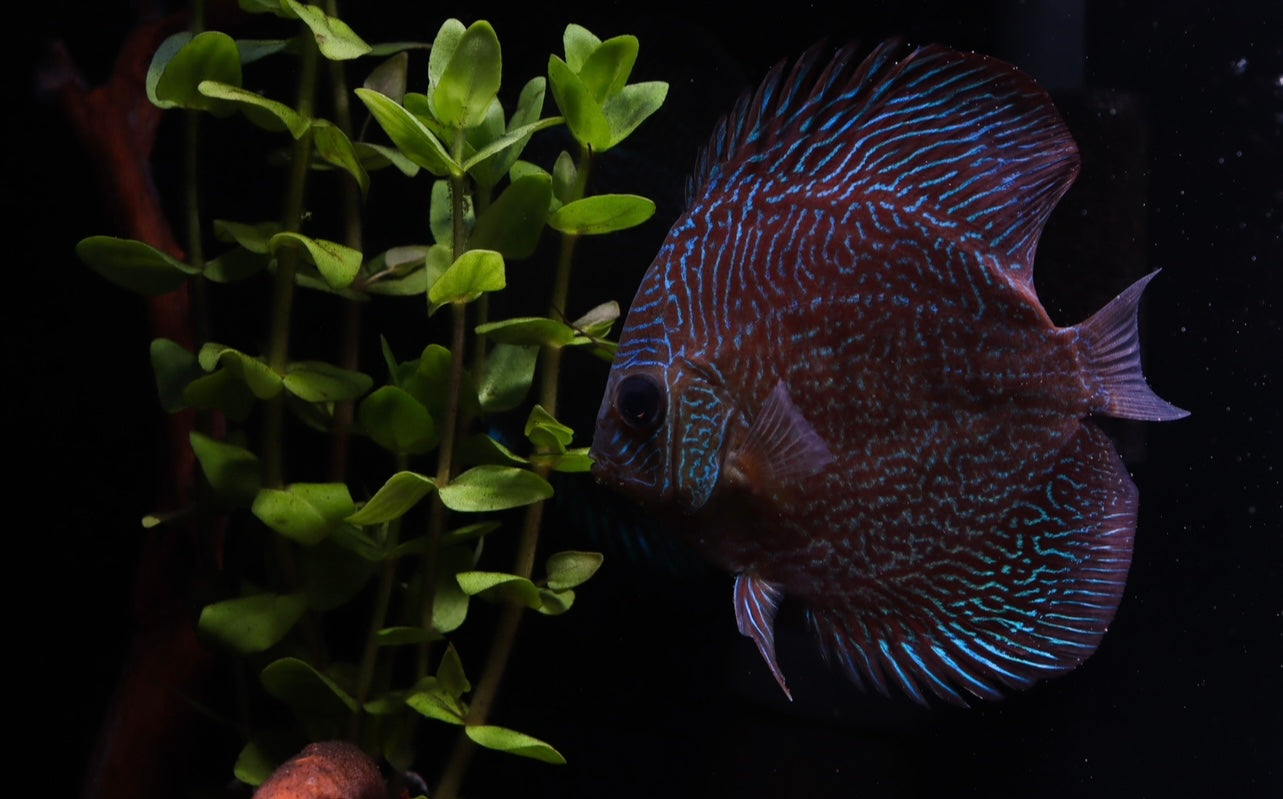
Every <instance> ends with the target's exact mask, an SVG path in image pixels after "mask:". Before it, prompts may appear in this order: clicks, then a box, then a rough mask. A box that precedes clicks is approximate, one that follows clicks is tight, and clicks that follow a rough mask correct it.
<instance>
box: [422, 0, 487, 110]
mask: <svg viewBox="0 0 1283 799" xmlns="http://www.w3.org/2000/svg"><path fill="white" fill-rule="evenodd" d="M502 71H503V59H502V56H501V54H500V48H499V37H498V36H496V35H495V32H494V28H492V27H491V26H490V23H489V22H486V21H484V20H479V21H477V22H474V23H472V24H471V25H469V26H468V29H467V30H466V31H464V32H463V35H462V36H460V37H459V38H458V40H457V41H456V42H455V47H454V50H453V52H451V53H450V60H449V61H448V62H447V63H446V65H445V68H444V69H443V70H441V72H440V73H439V77H437V78H436V79H435V80H434V82H433V87H432V91H431V93H430V94H429V95H428V97H429V101H430V103H431V107H432V112H433V115H434V116H435V117H436V118H437V119H438V120H440V121H441V123H442V124H445V125H448V126H450V127H455V128H469V127H472V126H473V125H478V124H480V123H481V121H482V120H483V119H484V118H485V115H486V109H487V108H488V107H489V106H490V101H491V100H493V99H494V98H495V95H496V94H498V92H499V82H500V78H501V75H502Z"/></svg>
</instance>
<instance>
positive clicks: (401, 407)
mask: <svg viewBox="0 0 1283 799" xmlns="http://www.w3.org/2000/svg"><path fill="white" fill-rule="evenodd" d="M357 418H358V420H359V421H360V422H361V426H362V427H363V428H365V432H366V434H367V435H369V436H370V438H371V439H373V440H374V442H375V443H376V444H378V445H379V446H381V447H383V448H384V449H386V450H388V451H389V452H404V453H408V454H412V455H418V454H422V453H424V452H427V451H429V450H431V449H432V448H433V447H435V446H436V445H437V441H438V439H437V427H436V423H435V422H434V421H433V420H432V416H431V414H429V413H428V409H427V408H425V407H424V406H423V405H422V403H420V402H419V401H418V400H417V399H415V398H414V397H413V396H411V395H410V394H409V392H407V391H405V390H404V389H400V388H397V387H396V386H384V387H382V388H380V389H379V390H378V391H375V392H374V393H373V394H371V395H370V396H368V397H366V398H365V399H364V400H363V401H362V402H361V407H360V409H359V411H358V415H357ZM363 523H364V524H368V522H363Z"/></svg>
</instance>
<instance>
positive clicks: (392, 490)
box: [347, 403, 436, 524]
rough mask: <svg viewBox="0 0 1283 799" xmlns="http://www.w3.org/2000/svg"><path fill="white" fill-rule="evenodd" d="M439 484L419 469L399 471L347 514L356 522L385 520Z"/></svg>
mask: <svg viewBox="0 0 1283 799" xmlns="http://www.w3.org/2000/svg"><path fill="white" fill-rule="evenodd" d="M415 404H416V405H417V404H418V403H415ZM420 407H422V406H420ZM434 488H436V481H435V480H433V479H432V478H430V477H426V476H424V475H421V474H418V473H417V472H397V473H396V474H394V475H392V476H391V477H389V478H388V480H387V482H386V483H384V484H383V487H382V488H380V489H379V490H378V491H376V492H374V496H372V497H370V499H369V501H368V502H366V503H365V504H364V505H363V506H361V509H360V510H359V511H357V512H356V513H354V514H352V515H351V516H349V517H347V520H348V521H349V522H352V523H353V524H382V523H383V522H390V521H392V520H393V519H397V518H400V517H401V516H404V515H405V514H406V513H407V512H408V511H409V510H410V508H413V507H414V506H415V505H416V504H417V503H418V502H419V500H421V499H423V498H424V497H426V496H427V495H428V494H430V493H431V492H432V489H434Z"/></svg>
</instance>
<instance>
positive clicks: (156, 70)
mask: <svg viewBox="0 0 1283 799" xmlns="http://www.w3.org/2000/svg"><path fill="white" fill-rule="evenodd" d="M191 40H192V32H191V31H179V32H178V33H171V34H170V35H169V36H167V37H166V38H165V40H164V41H162V42H161V43H160V46H159V47H157V48H156V52H155V53H153V54H152V57H151V63H150V64H148V66H147V77H146V78H145V79H144V81H143V90H144V91H145V92H146V93H147V99H148V100H150V101H151V104H152V105H154V106H156V107H157V108H177V107H178V106H177V104H176V103H172V102H170V101H168V100H162V99H160V98H159V97H157V96H156V84H157V83H159V82H160V76H161V75H162V74H163V73H164V72H165V68H166V67H168V66H169V62H170V61H173V60H174V56H175V55H177V54H178V52H179V51H180V50H182V49H183V47H185V46H186V45H187V44H188V43H189V42H190V41H191Z"/></svg>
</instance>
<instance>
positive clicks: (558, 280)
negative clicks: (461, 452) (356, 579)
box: [433, 148, 592, 799]
mask: <svg viewBox="0 0 1283 799" xmlns="http://www.w3.org/2000/svg"><path fill="white" fill-rule="evenodd" d="M591 159H592V153H591V152H590V151H589V150H588V149H587V148H585V149H584V151H583V154H582V156H581V157H580V162H579V172H578V176H579V177H578V180H577V181H576V183H575V199H578V198H579V197H582V196H583V195H584V190H585V187H586V186H587V181H588V168H589V165H590V163H591ZM578 240H579V237H578V236H563V237H562V240H561V253H560V256H559V258H558V259H557V273H556V276H555V277H554V279H553V289H552V298H551V300H550V301H549V303H548V316H549V317H551V318H556V317H557V316H559V315H564V314H565V308H566V300H567V298H568V297H569V292H570V268H571V265H572V263H573V261H574V255H575V244H576V243H577V242H578ZM560 372H561V349H560V348H558V347H544V348H543V351H542V352H541V353H540V384H539V398H540V399H539V404H541V405H543V407H544V409H545V410H546V411H548V412H549V413H550V414H552V415H553V416H554V417H555V416H556V414H557V384H558V381H559V379H560ZM550 471H551V467H550V466H549V465H548V464H546V463H544V464H539V465H537V466H535V472H536V473H537V474H538V475H539V476H540V477H543V478H545V479H546V478H547V477H548V474H549V472H550ZM543 509H544V503H543V502H536V503H534V504H533V505H530V506H528V507H527V508H526V514H525V517H524V519H523V521H522V525H521V537H520V539H519V540H518V543H517V554H516V560H515V563H514V565H513V569H512V573H513V574H517V575H520V576H522V577H525V578H527V579H529V578H530V576H531V575H532V574H533V573H534V565H535V552H536V551H537V549H538V546H539V529H540V526H541V525H542V523H543ZM524 614H525V607H523V606H522V605H519V604H517V603H515V602H513V603H508V604H506V605H504V607H503V610H502V611H501V612H500V616H499V624H498V626H497V627H496V628H495V634H494V639H493V641H492V642H491V645H490V654H489V656H488V657H487V658H486V665H485V667H484V669H483V670H482V672H481V679H480V680H478V681H477V686H476V688H475V689H474V690H473V692H472V698H471V700H470V701H469V704H468V717H467V719H466V720H465V722H464V723H465V726H475V725H478V724H485V723H486V719H487V718H489V715H490V709H491V708H492V707H493V706H494V702H495V699H496V697H497V696H498V695H499V684H500V683H501V682H502V681H503V673H504V671H505V669H506V668H507V666H508V660H509V658H510V657H511V655H512V648H513V645H514V644H515V643H516V640H517V629H518V628H519V627H520V626H521V618H522V616H523V615H524ZM475 751H476V744H475V743H473V741H472V739H471V738H469V737H468V736H467V735H465V734H463V733H460V734H459V736H458V737H457V738H456V739H455V745H454V749H453V751H452V752H451V754H450V760H449V762H448V763H447V764H446V769H445V771H444V772H443V773H442V775H441V780H440V782H439V783H437V790H436V793H435V794H433V796H434V799H454V798H455V797H456V796H458V794H459V788H460V787H461V786H462V785H463V775H464V773H465V772H466V771H467V769H468V763H469V761H470V760H471V759H472V754H473V752H475Z"/></svg>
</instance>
